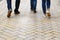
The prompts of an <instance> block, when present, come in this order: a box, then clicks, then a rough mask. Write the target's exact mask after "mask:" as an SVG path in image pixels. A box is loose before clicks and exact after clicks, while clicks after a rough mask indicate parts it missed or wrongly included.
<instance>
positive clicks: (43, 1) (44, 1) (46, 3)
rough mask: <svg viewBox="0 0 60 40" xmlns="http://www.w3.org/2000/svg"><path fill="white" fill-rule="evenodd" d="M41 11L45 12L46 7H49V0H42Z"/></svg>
mask: <svg viewBox="0 0 60 40" xmlns="http://www.w3.org/2000/svg"><path fill="white" fill-rule="evenodd" d="M42 9H43V13H46V9H50V0H42Z"/></svg>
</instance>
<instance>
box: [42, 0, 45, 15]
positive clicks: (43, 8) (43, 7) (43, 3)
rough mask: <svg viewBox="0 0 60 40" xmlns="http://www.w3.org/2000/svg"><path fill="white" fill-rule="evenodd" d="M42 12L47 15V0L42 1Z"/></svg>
mask: <svg viewBox="0 0 60 40" xmlns="http://www.w3.org/2000/svg"><path fill="white" fill-rule="evenodd" d="M42 10H43V13H44V14H45V15H46V0H42Z"/></svg>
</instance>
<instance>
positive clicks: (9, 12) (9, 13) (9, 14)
mask: <svg viewBox="0 0 60 40" xmlns="http://www.w3.org/2000/svg"><path fill="white" fill-rule="evenodd" d="M11 13H12V11H11V10H9V11H8V14H7V17H8V18H10V16H11Z"/></svg>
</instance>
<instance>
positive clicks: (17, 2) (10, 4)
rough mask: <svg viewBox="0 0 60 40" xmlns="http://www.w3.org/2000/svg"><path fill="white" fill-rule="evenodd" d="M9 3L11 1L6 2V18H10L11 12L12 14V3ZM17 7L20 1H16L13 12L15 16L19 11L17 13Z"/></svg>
mask: <svg viewBox="0 0 60 40" xmlns="http://www.w3.org/2000/svg"><path fill="white" fill-rule="evenodd" d="M11 1H12V0H7V8H8V15H7V17H10V15H11V12H12V3H11ZM19 5H20V0H16V3H15V10H14V12H15V14H18V13H19V11H18V9H19Z"/></svg>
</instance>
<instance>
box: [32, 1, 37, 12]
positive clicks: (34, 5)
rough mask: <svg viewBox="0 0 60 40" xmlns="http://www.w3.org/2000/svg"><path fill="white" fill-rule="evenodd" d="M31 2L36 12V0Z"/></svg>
mask: <svg viewBox="0 0 60 40" xmlns="http://www.w3.org/2000/svg"><path fill="white" fill-rule="evenodd" d="M33 4H34V5H33V9H34V13H36V6H37V0H34V2H33Z"/></svg>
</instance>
